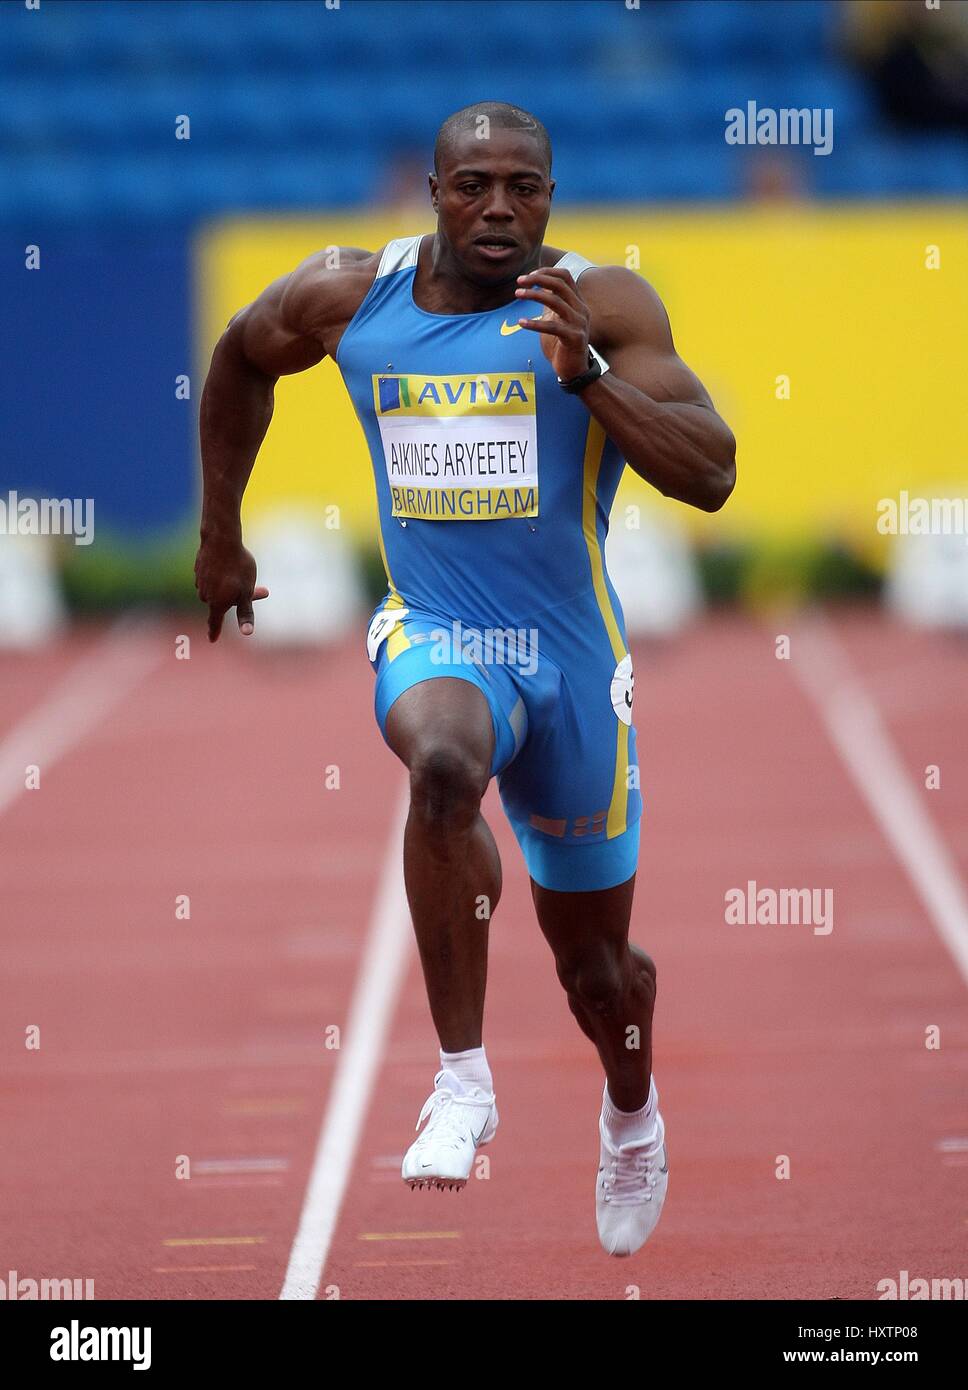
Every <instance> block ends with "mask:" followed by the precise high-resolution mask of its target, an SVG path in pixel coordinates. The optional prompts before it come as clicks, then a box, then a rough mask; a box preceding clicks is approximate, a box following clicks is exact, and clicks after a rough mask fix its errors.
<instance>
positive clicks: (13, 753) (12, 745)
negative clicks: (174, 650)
mask: <svg viewBox="0 0 968 1390" xmlns="http://www.w3.org/2000/svg"><path fill="white" fill-rule="evenodd" d="M147 632H151V633H152V636H153V638H154V640H150V641H149V640H146V636H145V634H146V633H147ZM164 651H165V648H164V642H163V640H162V639H161V637H160V635H159V634H158V633H156V632H154V630H153V629H150V628H148V627H147V626H146V625H145V624H144V623H142V622H140V621H138V620H136V619H131V618H128V617H123V618H120V619H119V620H118V621H117V622H116V623H114V624H112V626H111V627H110V628H109V629H108V631H107V632H106V633H105V634H104V636H103V637H102V638H101V640H100V641H98V642H95V644H94V645H93V647H90V648H89V649H88V650H87V651H86V652H85V653H84V655H83V656H81V657H80V658H79V659H78V661H76V662H75V663H74V665H73V666H71V667H70V668H69V669H68V670H67V672H66V674H65V675H64V676H63V677H62V679H61V681H60V683H59V684H58V685H57V686H56V687H55V688H54V690H53V691H52V693H51V694H50V695H48V697H47V699H46V700H43V701H41V703H40V704H39V705H37V706H36V708H35V709H33V710H31V711H30V713H29V714H27V715H25V716H24V718H23V719H21V720H20V721H19V722H18V723H16V724H15V725H14V726H13V728H12V729H10V731H9V732H8V733H7V735H6V736H5V737H4V738H3V739H2V740H0V815H3V813H4V811H6V810H8V809H9V807H10V806H12V805H13V803H14V802H15V801H16V800H17V798H18V797H19V796H20V794H21V793H22V792H24V790H25V785H24V774H25V772H26V769H27V767H28V766H30V765H31V764H36V765H37V767H39V768H40V772H41V786H43V777H44V775H45V774H46V773H48V772H49V771H50V769H51V767H52V766H53V764H54V763H55V762H57V760H58V758H62V757H63V756H64V754H65V753H69V752H70V750H71V749H72V748H74V747H76V745H77V744H79V743H80V742H81V741H82V739H83V738H84V737H85V735H86V734H89V733H90V732H91V730H92V729H93V728H95V726H96V725H97V724H99V723H100V722H101V721H102V720H103V719H104V718H105V716H106V715H108V714H110V712H111V711H112V710H113V709H115V708H116V707H117V706H118V705H119V704H121V702H122V700H124V698H125V696H126V695H128V694H129V693H130V691H132V690H133V689H134V687H135V686H136V685H138V684H139V682H140V681H141V680H142V679H143V678H144V676H146V675H147V674H148V672H149V671H151V670H152V669H153V668H154V667H155V666H157V665H158V664H159V663H160V662H161V660H162V657H163V656H164Z"/></svg>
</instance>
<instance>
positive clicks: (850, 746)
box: [789, 617, 968, 984]
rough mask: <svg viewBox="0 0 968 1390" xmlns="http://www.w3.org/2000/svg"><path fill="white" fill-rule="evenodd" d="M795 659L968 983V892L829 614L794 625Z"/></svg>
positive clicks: (802, 682)
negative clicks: (836, 632)
mask: <svg viewBox="0 0 968 1390" xmlns="http://www.w3.org/2000/svg"><path fill="white" fill-rule="evenodd" d="M789 664H790V666H791V667H792V669H793V672H794V673H795V675H796V677H797V679H798V681H799V683H800V685H801V686H802V688H803V689H804V690H805V691H806V693H807V695H808V696H809V697H810V699H811V700H812V701H813V704H814V706H815V707H816V709H817V712H818V713H819V715H820V718H821V720H822V722H823V724H824V726H825V728H826V730H827V733H828V734H829V735H830V739H831V741H832V743H833V745H834V747H835V748H836V749H837V751H838V753H839V754H840V756H841V758H842V759H843V761H844V765H845V766H846V768H847V770H848V771H849V772H850V774H851V776H852V777H853V779H854V785H855V786H856V787H857V789H858V791H859V792H860V794H861V796H863V798H864V799H865V801H866V802H867V805H868V807H869V809H870V811H871V814H872V815H873V817H874V819H875V820H876V821H877V823H878V825H879V826H880V828H881V831H882V833H883V835H884V837H885V839H886V840H887V841H888V843H889V844H890V846H891V848H892V849H893V851H894V853H895V855H896V856H897V858H898V860H899V861H900V863H901V864H902V866H903V867H904V869H905V870H906V872H907V875H908V878H909V879H910V880H911V883H912V884H913V885H914V888H915V891H916V892H917V894H918V896H919V897H920V899H921V901H922V903H923V904H924V906H925V909H926V911H927V914H928V917H929V918H930V920H931V922H932V923H933V925H934V927H935V930H936V931H937V933H938V935H939V936H940V937H941V940H942V941H943V942H944V944H945V945H946V946H947V948H948V950H949V951H950V952H951V956H952V958H953V960H954V962H955V964H956V965H957V967H958V969H959V970H960V971H961V975H962V978H963V979H964V981H965V983H966V984H968V898H966V896H965V890H964V886H963V885H962V882H961V879H960V877H959V874H958V869H957V866H956V864H955V862H954V860H953V859H952V857H951V854H950V852H949V850H948V848H947V846H946V845H945V842H944V840H943V839H942V838H941V836H940V834H939V833H938V831H937V830H936V828H935V826H934V824H933V822H932V821H931V818H930V816H929V815H928V813H927V811H926V809H925V807H924V803H923V800H922V797H921V795H920V794H919V791H918V789H917V786H916V784H915V783H914V782H913V781H912V779H911V776H910V774H909V773H908V771H907V769H906V768H905V766H904V763H903V762H902V760H901V757H900V755H899V754H898V752H897V749H896V748H895V746H894V744H893V742H892V741H891V737H890V734H889V733H888V731H887V728H886V726H885V724H884V721H883V719H882V718H881V715H880V712H879V710H878V708H877V706H876V704H875V703H874V700H873V699H872V698H871V696H870V695H869V694H868V692H867V690H866V688H865V687H864V685H863V683H862V682H861V680H860V678H859V677H858V676H857V675H855V674H854V672H853V671H852V670H851V668H850V666H849V664H848V661H847V655H846V652H845V650H844V648H843V646H842V645H841V643H840V642H839V641H838V639H837V637H836V636H835V634H834V632H833V629H832V627H831V626H830V624H829V623H828V622H826V620H824V619H822V618H819V617H818V618H816V619H814V620H812V621H811V622H810V623H809V624H806V625H804V626H803V627H802V628H800V629H796V630H794V634H793V641H792V651H791V660H790V663H789Z"/></svg>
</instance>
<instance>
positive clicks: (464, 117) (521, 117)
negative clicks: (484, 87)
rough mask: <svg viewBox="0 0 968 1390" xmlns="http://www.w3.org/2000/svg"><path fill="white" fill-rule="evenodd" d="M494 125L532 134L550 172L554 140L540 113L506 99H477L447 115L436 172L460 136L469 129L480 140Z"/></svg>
mask: <svg viewBox="0 0 968 1390" xmlns="http://www.w3.org/2000/svg"><path fill="white" fill-rule="evenodd" d="M492 128H494V129H496V130H520V131H521V133H522V134H525V135H531V136H532V137H533V138H534V140H535V142H536V144H537V147H538V150H539V152H540V155H541V160H542V162H543V163H544V164H547V166H548V173H549V175H550V173H551V140H550V139H549V137H548V132H547V131H546V130H545V128H544V126H543V125H542V124H541V122H540V121H539V120H538V118H537V116H532V115H531V113H530V112H529V111H522V110H521V108H520V106H511V105H509V104H508V102H506V101H478V102H476V103H475V104H474V105H473V106H465V107H463V108H462V109H461V110H460V111H455V112H454V114H453V115H452V116H448V117H447V119H446V121H444V123H443V125H442V126H441V127H440V129H439V130H438V132H437V139H436V140H435V141H434V173H436V174H438V175H439V173H440V166H441V163H442V161H443V160H444V159H446V158H447V156H448V154H450V152H451V150H452V148H453V146H454V144H455V142H456V141H457V139H458V138H459V137H460V136H461V135H464V134H465V133H467V132H468V131H470V132H471V133H472V134H474V135H476V136H477V138H478V139H479V140H486V139H487V137H488V135H489V133H490V131H491V129H492Z"/></svg>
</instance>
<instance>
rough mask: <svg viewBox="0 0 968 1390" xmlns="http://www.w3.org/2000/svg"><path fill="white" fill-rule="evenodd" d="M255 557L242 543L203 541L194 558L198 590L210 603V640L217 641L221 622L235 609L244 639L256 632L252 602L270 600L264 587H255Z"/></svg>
mask: <svg viewBox="0 0 968 1390" xmlns="http://www.w3.org/2000/svg"><path fill="white" fill-rule="evenodd" d="M255 576H256V567H255V558H254V556H252V555H251V554H250V553H249V551H248V550H246V548H245V546H244V545H243V544H242V542H241V540H224V539H219V538H213V537H210V538H208V539H206V540H203V541H202V543H201V545H200V546H199V548H198V555H197V556H196V557H195V588H196V589H197V590H198V597H199V598H200V599H201V600H202V602H203V603H207V604H208V640H209V641H210V642H217V641H218V639H219V634H220V632H221V631H222V622H223V620H224V618H225V615H226V613H227V612H228V611H229V609H230V608H234V609H235V611H236V616H237V618H238V620H239V631H240V632H241V634H242V636H243V637H251V636H252V634H253V632H254V631H255V613H254V612H253V609H252V604H253V600H255V599H260V598H268V597H269V590H268V589H267V588H265V586H264V585H260V586H259V587H258V588H256V583H255Z"/></svg>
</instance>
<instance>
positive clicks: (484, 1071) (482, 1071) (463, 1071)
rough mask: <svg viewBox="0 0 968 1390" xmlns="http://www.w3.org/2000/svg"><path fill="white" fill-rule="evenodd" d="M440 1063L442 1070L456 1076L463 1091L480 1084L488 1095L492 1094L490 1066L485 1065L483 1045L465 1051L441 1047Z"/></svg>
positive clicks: (492, 1085) (492, 1084)
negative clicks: (452, 1050) (446, 1049)
mask: <svg viewBox="0 0 968 1390" xmlns="http://www.w3.org/2000/svg"><path fill="white" fill-rule="evenodd" d="M440 1065H441V1069H442V1070H443V1071H449V1072H450V1073H451V1074H452V1075H453V1076H456V1077H457V1080H458V1081H459V1082H460V1084H461V1085H462V1086H463V1088H464V1090H465V1091H468V1090H470V1088H471V1087H472V1086H480V1088H481V1090H482V1091H486V1092H487V1094H488V1095H491V1094H493V1091H494V1083H493V1081H492V1080H491V1068H490V1067H489V1066H488V1065H487V1058H486V1057H485V1055H484V1049H483V1047H470V1048H468V1049H467V1051H466V1052H444V1051H443V1049H441V1053H440Z"/></svg>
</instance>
